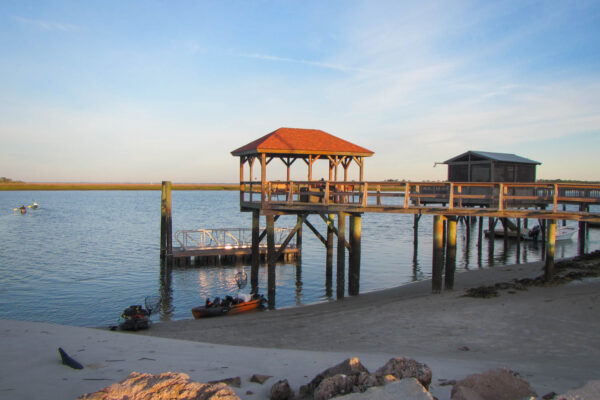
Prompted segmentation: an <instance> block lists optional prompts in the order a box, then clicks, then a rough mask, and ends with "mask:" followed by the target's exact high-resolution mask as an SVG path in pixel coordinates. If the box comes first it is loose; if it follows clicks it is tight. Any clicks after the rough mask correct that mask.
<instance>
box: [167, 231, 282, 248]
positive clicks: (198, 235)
mask: <svg viewBox="0 0 600 400" xmlns="http://www.w3.org/2000/svg"><path fill="white" fill-rule="evenodd" d="M262 230H264V228H262V229H261V231H262ZM291 230H292V229H291V228H274V233H275V246H278V245H280V244H281V243H282V242H283V241H284V240H285V238H286V237H287V235H288V234H289V232H290V231H291ZM175 240H176V241H177V243H179V246H180V247H181V248H182V249H184V250H191V249H194V250H197V249H224V250H229V249H242V248H250V247H252V229H249V228H224V229H194V230H181V231H177V232H175ZM263 245H264V246H266V242H265V243H264V244H261V246H263ZM289 246H291V247H293V245H292V244H291V243H290V245H289Z"/></svg>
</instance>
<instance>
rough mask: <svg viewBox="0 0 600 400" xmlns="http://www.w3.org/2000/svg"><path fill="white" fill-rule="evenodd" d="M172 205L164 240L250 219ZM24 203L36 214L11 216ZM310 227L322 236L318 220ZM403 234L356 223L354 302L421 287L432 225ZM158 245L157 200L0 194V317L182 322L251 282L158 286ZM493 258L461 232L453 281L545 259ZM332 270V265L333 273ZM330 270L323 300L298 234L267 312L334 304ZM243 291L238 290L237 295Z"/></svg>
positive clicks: (203, 274) (524, 254)
mask: <svg viewBox="0 0 600 400" xmlns="http://www.w3.org/2000/svg"><path fill="white" fill-rule="evenodd" d="M172 196H173V229H174V230H178V229H196V228H200V227H203V228H228V227H229V228H233V227H245V228H249V227H250V226H251V219H252V218H251V214H250V213H241V212H240V211H239V194H238V192H230V191H214V192H211V191H174V192H173V194H172ZM34 200H35V201H37V202H38V203H39V204H40V208H39V209H38V210H31V209H29V210H28V212H27V214H25V215H21V214H18V213H13V208H15V207H19V206H21V205H22V204H25V205H28V204H32V203H33V201H34ZM309 220H310V221H311V222H312V223H313V225H315V226H317V227H318V229H320V230H321V232H322V233H324V232H325V225H324V223H323V221H322V220H321V218H320V217H318V216H311V217H309ZM532 222H533V221H532ZM295 223H296V217H295V216H289V217H288V216H283V217H281V218H280V219H279V220H278V221H277V223H276V226H278V227H293V226H294V225H295ZM261 224H264V218H261ZM569 224H573V225H575V223H574V222H569ZM412 225H413V217H412V215H392V214H365V215H364V216H363V220H362V254H361V255H362V261H361V278H360V279H361V281H360V290H361V293H364V292H368V291H374V290H379V289H385V288H390V287H395V286H399V285H402V284H406V283H408V282H412V281H416V280H422V279H427V278H429V277H430V275H431V253H432V251H431V249H432V242H431V240H432V237H431V231H432V217H431V216H423V217H422V218H421V221H420V225H419V226H420V230H419V246H418V250H417V252H416V254H415V252H414V247H413V230H412ZM485 226H486V227H487V221H486V223H485ZM599 233H600V232H598V230H594V229H591V230H590V239H589V245H588V248H589V249H590V250H595V249H598V248H599V246H598V245H599V244H600V234H599ZM159 241H160V191H35V192H0V243H1V244H0V318H10V319H19V320H28V321H43V322H55V323H61V324H69V325H77V326H105V325H114V324H116V322H117V320H118V317H119V315H120V313H121V312H122V310H123V309H124V308H126V307H127V306H129V305H132V304H142V303H143V300H144V298H145V297H146V296H150V295H159V294H160V295H163V297H164V299H165V301H164V304H163V306H162V308H161V310H160V312H159V313H158V314H157V315H156V316H155V317H154V319H156V320H177V319H187V318H191V312H190V309H191V308H192V307H194V306H196V305H199V304H202V303H203V302H204V299H205V298H206V297H214V296H224V295H227V294H236V292H237V286H236V285H235V279H234V276H235V273H236V272H238V271H239V270H240V268H244V269H245V270H246V273H247V274H248V276H250V268H249V267H248V266H246V267H217V266H213V267H188V268H173V269H172V271H171V273H170V274H162V275H161V268H160V262H159ZM334 247H335V246H334ZM493 250H494V251H493V252H492V251H491V246H490V241H489V240H487V239H484V242H483V246H482V249H481V251H478V249H477V234H476V225H473V228H472V232H471V241H470V243H467V241H466V230H465V225H464V224H459V225H458V238H457V271H461V270H466V269H475V268H487V267H493V266H495V265H503V264H512V263H515V262H531V261H539V260H541V259H542V254H543V246H542V244H535V243H529V242H525V243H523V244H522V247H521V251H520V254H519V259H518V260H517V251H516V244H515V243H512V242H510V243H509V245H508V246H507V247H506V248H505V247H504V241H503V240H501V239H496V241H495V243H494V246H493ZM577 251H578V250H577V238H576V237H575V238H574V239H573V240H571V241H568V242H558V243H557V246H556V257H557V258H562V257H571V256H574V255H577ZM335 259H336V258H335V254H334V264H335ZM333 269H334V271H333V282H332V287H333V290H331V288H327V287H326V284H325V281H326V279H325V248H324V246H323V245H322V243H321V242H320V241H319V240H318V239H317V238H316V237H315V236H314V235H313V234H312V233H311V232H310V230H308V229H305V230H304V235H303V255H302V266H301V268H297V267H296V266H295V265H278V266H277V287H276V292H277V295H276V306H277V307H278V308H282V307H290V306H295V305H300V304H308V303H315V302H322V301H330V300H334V297H332V293H333V296H335V287H336V286H335V285H336V283H335V275H336V273H335V270H336V266H335V265H334V266H333ZM458 279H460V277H459V278H458ZM266 284H267V271H266V267H265V266H261V268H260V270H259V290H260V292H261V293H266ZM249 290H250V288H249V285H248V287H246V288H244V289H242V293H248V292H249Z"/></svg>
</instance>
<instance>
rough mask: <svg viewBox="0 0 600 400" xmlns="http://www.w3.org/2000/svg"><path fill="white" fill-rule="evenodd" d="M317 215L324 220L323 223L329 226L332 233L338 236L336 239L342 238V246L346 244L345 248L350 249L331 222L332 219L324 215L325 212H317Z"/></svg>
mask: <svg viewBox="0 0 600 400" xmlns="http://www.w3.org/2000/svg"><path fill="white" fill-rule="evenodd" d="M319 215H320V216H321V218H322V219H323V221H325V223H326V224H327V227H328V228H331V230H332V231H333V233H335V235H336V236H337V237H338V240H342V241H343V243H344V246H346V248H347V249H348V250H350V249H351V246H350V243H349V242H348V241H347V240H346V238H344V237H341V236H340V235H339V233H338V230H337V229H335V225H334V223H333V220H332V219H330V218H328V217H326V216H325V214H321V213H319Z"/></svg>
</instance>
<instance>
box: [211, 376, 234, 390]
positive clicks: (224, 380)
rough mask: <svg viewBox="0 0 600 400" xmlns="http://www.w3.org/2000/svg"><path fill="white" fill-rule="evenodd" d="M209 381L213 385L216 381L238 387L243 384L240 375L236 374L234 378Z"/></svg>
mask: <svg viewBox="0 0 600 400" xmlns="http://www.w3.org/2000/svg"><path fill="white" fill-rule="evenodd" d="M208 383H210V384H211V385H214V384H215V383H224V384H226V385H229V386H233V387H237V388H239V387H240V386H242V380H241V379H240V377H239V376H236V377H234V378H225V379H218V380H216V381H210V382H208Z"/></svg>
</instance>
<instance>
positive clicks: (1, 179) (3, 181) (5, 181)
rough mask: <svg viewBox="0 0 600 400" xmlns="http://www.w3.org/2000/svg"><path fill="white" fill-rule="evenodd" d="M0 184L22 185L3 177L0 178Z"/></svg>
mask: <svg viewBox="0 0 600 400" xmlns="http://www.w3.org/2000/svg"><path fill="white" fill-rule="evenodd" d="M0 183H22V182H21V181H13V180H12V179H10V178H6V177H4V176H0Z"/></svg>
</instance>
